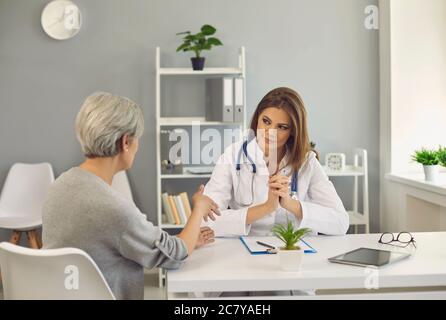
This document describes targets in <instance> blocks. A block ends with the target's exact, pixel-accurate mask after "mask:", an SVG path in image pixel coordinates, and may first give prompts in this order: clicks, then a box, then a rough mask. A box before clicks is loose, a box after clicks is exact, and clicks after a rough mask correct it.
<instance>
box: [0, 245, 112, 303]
mask: <svg viewBox="0 0 446 320" xmlns="http://www.w3.org/2000/svg"><path fill="white" fill-rule="evenodd" d="M0 267H1V271H2V279H3V292H4V297H5V299H7V300H34V299H39V300H49V299H51V300H78V299H82V300H84V299H85V300H86V299H94V300H111V299H115V297H114V296H113V293H112V291H111V290H110V288H109V286H108V284H107V282H106V281H105V279H104V277H103V275H102V273H101V271H100V270H99V268H98V267H97V265H96V263H95V262H94V261H93V260H92V259H91V258H90V256H89V255H88V254H87V253H85V252H84V251H82V250H80V249H75V248H62V249H48V250H46V249H41V250H35V249H29V248H24V247H19V246H16V245H14V244H11V243H8V242H2V243H0Z"/></svg>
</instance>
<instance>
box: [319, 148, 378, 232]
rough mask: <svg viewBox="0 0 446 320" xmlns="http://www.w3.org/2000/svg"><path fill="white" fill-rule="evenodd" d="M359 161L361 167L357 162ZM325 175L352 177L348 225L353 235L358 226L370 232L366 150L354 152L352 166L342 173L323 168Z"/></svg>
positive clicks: (346, 167)
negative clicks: (360, 180)
mask: <svg viewBox="0 0 446 320" xmlns="http://www.w3.org/2000/svg"><path fill="white" fill-rule="evenodd" d="M360 159H361V165H359V160H360ZM324 170H325V173H326V174H327V175H328V176H329V177H353V208H352V210H349V211H347V212H348V215H349V217H350V225H351V226H354V227H355V233H358V226H360V225H364V226H365V232H366V233H369V232H370V217H369V182H368V164H367V150H364V149H356V150H355V151H354V160H353V165H351V166H345V168H344V170H342V171H334V170H330V169H328V168H327V167H326V166H324ZM359 178H362V201H363V203H362V212H360V211H359V208H358V207H359V199H358V197H359Z"/></svg>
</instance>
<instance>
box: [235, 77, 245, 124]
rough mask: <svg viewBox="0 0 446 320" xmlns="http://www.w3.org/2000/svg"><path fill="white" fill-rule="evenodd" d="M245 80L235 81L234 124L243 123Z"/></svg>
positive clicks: (237, 79)
mask: <svg viewBox="0 0 446 320" xmlns="http://www.w3.org/2000/svg"><path fill="white" fill-rule="evenodd" d="M243 85H244V84H243V78H235V79H234V122H237V123H242V122H243V113H244V109H245V105H244V104H245V99H244V88H243Z"/></svg>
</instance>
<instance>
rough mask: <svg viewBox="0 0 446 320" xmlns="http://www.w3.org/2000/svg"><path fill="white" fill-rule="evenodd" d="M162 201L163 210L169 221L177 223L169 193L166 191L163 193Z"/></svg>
mask: <svg viewBox="0 0 446 320" xmlns="http://www.w3.org/2000/svg"><path fill="white" fill-rule="evenodd" d="M161 203H162V206H163V212H164V214H165V215H166V220H167V223H169V224H175V218H174V216H173V211H172V209H171V207H170V204H169V195H168V194H167V193H166V192H165V193H163V194H162V195H161Z"/></svg>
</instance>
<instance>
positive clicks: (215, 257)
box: [167, 232, 446, 293]
mask: <svg viewBox="0 0 446 320" xmlns="http://www.w3.org/2000/svg"><path fill="white" fill-rule="evenodd" d="M379 237H380V235H379V234H367V235H346V236H340V237H328V236H317V237H307V238H306V240H308V242H309V243H310V244H311V245H312V246H313V247H314V248H315V249H317V250H318V253H316V254H305V256H304V260H303V265H302V269H301V271H299V272H286V271H281V270H280V269H279V260H278V256H277V255H258V256H255V255H250V254H249V252H248V251H247V250H246V248H245V247H244V246H243V244H242V243H241V242H240V240H239V239H236V238H234V239H216V242H215V243H213V244H211V245H208V246H205V247H203V248H200V249H198V250H196V251H194V252H193V254H192V255H191V257H190V258H189V259H188V260H187V262H186V264H185V265H184V266H183V268H182V269H180V270H170V271H168V272H167V291H168V292H171V293H174V292H178V293H179V292H194V291H195V292H215V291H217V292H221V291H264V290H311V289H349V288H355V289H364V288H365V287H366V284H367V283H369V282H370V281H371V280H370V279H371V277H373V276H376V275H378V276H379V277H378V278H376V277H375V278H373V279H374V280H372V281H374V284H377V285H378V286H379V288H399V287H427V286H446V249H445V248H446V247H445V243H446V232H439V233H414V238H415V240H416V242H417V248H418V249H416V250H415V249H398V248H395V247H392V246H388V245H382V244H379V243H378V239H379ZM359 247H367V248H377V249H384V250H392V251H404V252H411V253H413V256H412V257H410V258H409V259H406V260H403V261H400V262H396V263H395V264H391V265H388V266H385V267H382V268H380V269H377V270H376V269H370V268H362V267H355V266H348V265H341V264H334V263H330V262H328V261H327V259H328V258H330V257H333V256H335V255H338V254H342V253H345V252H347V251H350V250H354V249H357V248H359ZM372 273H373V274H372ZM376 279H378V283H376Z"/></svg>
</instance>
